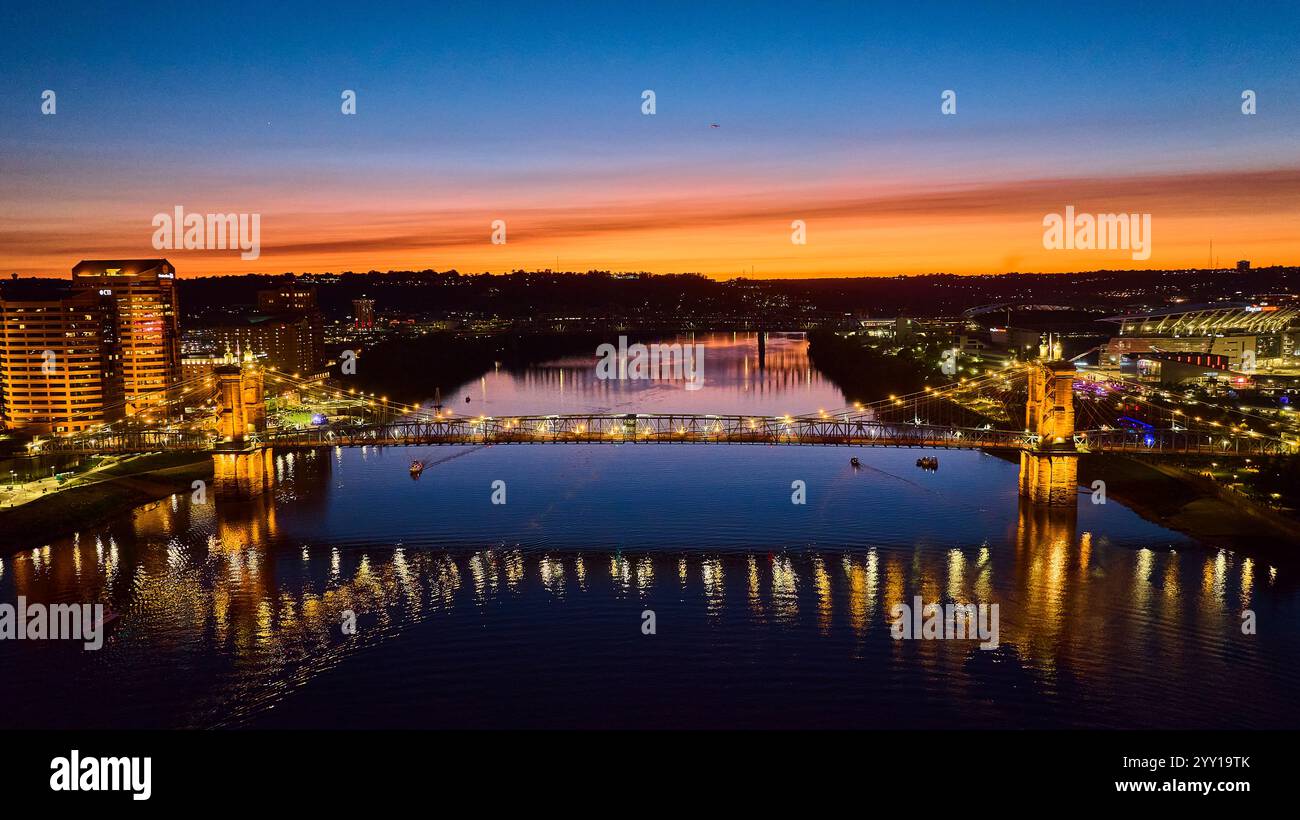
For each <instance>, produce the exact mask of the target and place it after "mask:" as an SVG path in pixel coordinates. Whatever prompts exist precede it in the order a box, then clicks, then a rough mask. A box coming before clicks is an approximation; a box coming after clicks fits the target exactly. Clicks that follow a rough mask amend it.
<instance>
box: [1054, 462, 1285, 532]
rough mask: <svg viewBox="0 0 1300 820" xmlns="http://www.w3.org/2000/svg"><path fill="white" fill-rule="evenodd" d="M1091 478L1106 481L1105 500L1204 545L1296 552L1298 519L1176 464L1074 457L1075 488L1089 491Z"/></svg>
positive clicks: (1085, 491)
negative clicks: (1077, 474)
mask: <svg viewBox="0 0 1300 820" xmlns="http://www.w3.org/2000/svg"><path fill="white" fill-rule="evenodd" d="M1096 480H1101V481H1104V482H1106V497H1107V499H1114V500H1115V501H1116V502H1118V503H1120V504H1123V505H1124V506H1125V507H1128V508H1129V509H1131V510H1133V512H1135V513H1137V514H1138V515H1140V516H1142V517H1143V518H1145V519H1146V520H1148V521H1152V522H1154V523H1156V524H1159V525H1160V526H1162V527H1167V528H1168V529H1171V530H1174V531H1176V532H1180V533H1182V534H1183V535H1186V536H1188V537H1189V538H1192V539H1193V540H1195V541H1197V542H1198V543H1200V544H1202V545H1204V546H1206V547H1209V548H1212V549H1217V548H1227V549H1231V550H1234V551H1239V552H1248V553H1254V554H1258V555H1261V556H1265V555H1266V556H1269V557H1285V558H1295V557H1297V556H1300V522H1297V521H1294V520H1292V519H1290V518H1288V517H1287V516H1285V515H1282V514H1280V513H1277V512H1274V511H1272V510H1268V509H1264V508H1262V507H1260V506H1259V505H1257V504H1255V503H1254V502H1252V501H1250V500H1249V499H1247V498H1244V497H1242V496H1239V495H1236V494H1234V493H1231V492H1229V491H1228V490H1226V489H1225V488H1223V487H1222V486H1220V485H1219V484H1217V483H1215V482H1214V481H1212V480H1210V479H1207V478H1204V477H1202V476H1199V475H1196V474H1194V473H1191V472H1189V471H1188V470H1186V469H1184V468H1182V467H1175V466H1172V465H1165V464H1152V463H1148V462H1145V461H1140V460H1138V459H1134V458H1130V457H1127V456H1118V455H1107V456H1097V455H1082V456H1080V458H1079V486H1080V488H1081V490H1082V491H1083V492H1084V493H1090V492H1091V486H1092V482H1093V481H1096Z"/></svg>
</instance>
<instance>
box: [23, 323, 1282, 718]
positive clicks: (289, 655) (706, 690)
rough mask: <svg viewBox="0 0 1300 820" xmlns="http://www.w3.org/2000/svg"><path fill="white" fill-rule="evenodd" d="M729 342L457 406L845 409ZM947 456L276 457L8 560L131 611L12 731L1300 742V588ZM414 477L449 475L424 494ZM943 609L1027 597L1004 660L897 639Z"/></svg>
mask: <svg viewBox="0 0 1300 820" xmlns="http://www.w3.org/2000/svg"><path fill="white" fill-rule="evenodd" d="M707 343H708V345H709V347H708V352H709V357H710V358H709V359H708V362H707V366H706V369H705V376H706V380H707V382H708V386H707V387H706V388H705V389H704V390H700V391H691V392H687V391H684V390H682V388H681V385H680V384H676V385H675V384H672V383H654V384H647V383H608V382H605V383H597V382H595V381H594V379H593V378H592V375H591V363H590V362H589V361H586V360H574V361H565V362H558V363H553V364H551V365H547V366H542V367H538V368H534V369H532V370H530V371H529V372H528V373H527V374H524V375H522V376H519V377H515V376H511V375H509V374H504V373H493V374H488V375H486V376H485V377H484V379H482V380H480V381H479V382H477V383H474V384H471V385H470V386H469V387H468V390H467V391H465V392H463V393H461V394H460V396H455V397H451V398H452V399H453V400H454V399H456V398H459V400H460V401H462V402H463V395H465V394H468V395H470V396H471V397H472V399H473V401H472V402H471V404H474V403H477V404H480V405H484V406H486V405H488V404H489V403H491V404H492V405H493V407H492V408H491V409H485V410H482V412H487V413H489V414H491V413H506V412H516V413H526V412H540V411H544V410H545V408H547V407H549V408H551V410H552V411H553V412H576V411H577V410H579V409H592V410H600V409H607V408H609V409H618V410H619V411H621V412H630V409H628V410H624V409H623V408H634V409H638V410H644V411H649V412H654V411H663V410H670V409H675V410H690V411H697V412H714V411H716V412H719V413H729V412H744V413H748V412H752V413H778V412H807V411H815V410H817V409H822V408H825V409H828V410H829V409H832V408H836V407H840V406H842V405H843V403H844V401H843V397H842V395H840V394H839V391H838V390H837V389H836V388H835V387H834V386H833V385H830V384H829V383H827V382H825V381H824V380H823V379H822V378H821V377H820V376H818V374H817V373H816V372H815V371H812V370H810V369H809V368H808V364H807V359H806V355H805V353H804V348H803V342H802V341H801V340H799V339H797V338H780V337H778V338H774V339H773V340H772V341H771V342H770V343H769V350H768V354H769V355H768V361H767V367H766V368H759V367H758V362H757V361H756V358H755V349H754V345H753V339H752V337H739V336H738V337H734V338H733V337H732V336H730V335H727V336H719V337H709V338H708V339H707ZM450 403H451V402H450V401H449V404H450ZM557 404H564V406H563V407H561V406H556V405H557ZM708 407H711V408H714V410H705V408H708ZM477 410H478V408H476V411H477ZM850 455H857V456H858V457H859V458H860V459H861V461H862V463H863V468H862V469H861V470H857V471H855V470H853V469H852V468H851V467H850V466H849V464H848V459H849V456H850ZM920 455H922V452H920V451H915V450H889V449H856V450H852V451H850V450H847V449H842V448H815V447H776V446H709V445H655V446H644V445H640V446H638V445H585V446H565V445H553V446H513V447H504V446H503V447H491V448H471V447H461V448H441V449H438V448H427V449H415V448H410V449H408V448H390V449H387V450H375V449H368V450H366V449H355V450H346V449H339V450H319V451H298V452H286V453H279V454H277V456H276V468H277V473H278V483H277V487H276V490H275V492H274V494H273V495H271V496H267V497H264V498H262V499H260V500H257V501H253V502H243V503H228V502H217V503H215V504H206V505H192V504H191V503H190V498H189V496H188V495H187V494H181V495H177V496H174V497H172V498H169V499H166V500H164V501H161V502H158V503H155V504H150V505H146V506H144V507H141V508H139V509H137V510H135V511H133V512H132V513H131V514H128V515H123V516H121V517H119V518H118V519H116V520H114V521H112V522H110V523H109V524H107V525H105V526H103V527H98V528H95V529H93V530H87V531H83V532H81V533H78V534H77V536H76V537H74V538H67V539H62V540H58V541H54V542H52V543H49V544H43V543H38V544H36V545H34V548H33V549H30V550H26V551H23V552H20V553H17V554H14V555H10V556H5V557H4V558H3V559H0V601H6V602H12V601H14V599H15V598H16V597H17V596H18V595H23V596H26V598H27V599H28V600H32V601H40V602H45V603H52V602H75V601H85V602H107V603H109V604H110V605H111V606H112V607H113V609H115V610H117V611H119V612H122V613H124V617H123V618H122V620H121V625H120V627H119V628H118V629H117V630H116V631H115V633H114V635H113V637H112V638H111V640H110V642H109V643H108V644H107V645H106V646H105V647H104V648H103V649H102V650H100V651H97V652H88V651H83V650H81V649H80V645H79V644H74V643H70V642H57V643H56V642H47V643H38V642H28V641H0V671H2V672H3V674H2V675H0V692H2V693H3V694H5V695H6V696H7V698H6V703H8V704H9V706H8V708H7V709H6V710H5V713H4V717H3V719H0V725H5V726H204V727H206V726H397V727H400V726H571V725H581V726H611V727H613V726H652V727H666V726H826V727H846V726H867V727H869V726H890V727H909V726H935V727H944V726H959V727H960V726H995V727H1002V726H1017V727H1018V726H1100V727H1138V726H1143V727H1145V726H1213V727H1278V726H1296V725H1300V720H1297V710H1296V708H1295V707H1294V705H1293V704H1294V701H1295V693H1296V692H1297V691H1300V685H1298V684H1300V594H1298V593H1297V590H1296V586H1295V583H1294V580H1293V573H1294V569H1293V568H1292V567H1290V566H1289V565H1288V566H1274V565H1271V564H1270V563H1269V562H1268V561H1262V560H1258V559H1253V558H1251V557H1249V556H1247V555H1245V554H1240V553H1232V552H1227V551H1214V550H1209V549H1206V548H1203V547H1201V546H1200V545H1197V544H1195V543H1192V542H1189V541H1188V540H1186V539H1185V538H1183V537H1182V536H1180V535H1178V534H1176V533H1172V532H1170V531H1168V530H1165V529H1163V528H1161V527H1158V526H1156V525H1154V524H1151V523H1149V522H1147V521H1144V520H1143V519H1141V518H1140V517H1139V516H1137V515H1136V514H1134V513H1133V512H1131V511H1130V510H1127V509H1125V508H1124V507H1122V506H1120V505H1119V504H1116V503H1113V502H1112V503H1110V504H1106V505H1104V506H1098V505H1093V504H1092V503H1090V501H1089V498H1088V496H1086V495H1082V496H1080V504H1079V506H1078V508H1077V510H1066V511H1052V512H1050V513H1049V512H1046V511H1043V510H1036V509H1033V508H1030V507H1027V506H1025V505H1023V504H1022V503H1020V501H1019V499H1018V498H1017V493H1016V472H1017V469H1016V467H1015V465H1012V464H1009V463H1007V462H1005V461H1002V460H1000V459H997V458H994V457H992V456H987V455H983V454H980V453H977V452H947V451H945V452H941V453H937V455H938V456H939V458H940V460H941V469H940V470H939V471H938V472H923V471H921V470H919V469H917V468H916V467H915V464H914V462H915V460H916V459H917V458H918V457H919V456H920ZM417 456H418V457H422V458H426V459H428V460H430V461H432V462H438V463H436V464H434V465H433V466H431V467H430V468H429V469H428V470H427V471H426V473H425V474H424V476H423V478H421V479H420V480H419V481H412V480H411V479H410V478H409V477H408V476H407V475H406V466H407V464H408V463H409V462H410V460H411V459H412V458H414V457H417ZM496 481H503V482H505V488H506V501H507V503H506V504H504V505H500V504H493V503H492V500H491V496H492V493H493V489H492V485H493V482H496ZM794 481H802V482H804V483H805V485H806V487H807V503H806V504H804V505H795V504H792V503H791V493H792V489H791V484H792V482H794ZM914 595H920V596H922V598H923V599H924V600H925V601H926V602H984V603H997V604H998V605H999V614H1000V636H999V637H1000V645H999V646H998V648H997V649H993V650H987V651H986V650H981V649H979V648H978V646H977V644H976V642H973V641H960V640H953V641H920V640H916V641H896V640H894V639H892V638H891V636H890V620H891V618H890V610H891V608H892V606H893V605H894V604H896V603H900V602H910V601H911V600H912V597H913V596H914ZM1243 609H1250V610H1252V611H1253V612H1254V613H1255V617H1256V619H1257V623H1258V634H1255V635H1243V634H1242V631H1241V628H1240V624H1241V612H1242V610H1243ZM344 610H352V611H353V612H355V613H356V621H357V628H358V632H357V634H356V635H353V636H345V635H344V634H342V630H341V629H340V624H341V617H342V615H341V613H342V612H343V611H344ZM647 610H650V611H653V613H654V620H655V626H656V634H653V635H646V634H643V632H642V623H643V613H645V612H646V611H647Z"/></svg>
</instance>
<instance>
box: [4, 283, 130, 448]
mask: <svg viewBox="0 0 1300 820" xmlns="http://www.w3.org/2000/svg"><path fill="white" fill-rule="evenodd" d="M116 349H117V322H116V307H115V305H114V303H113V300H112V297H111V296H107V295H101V294H100V293H99V292H98V290H74V289H73V288H72V287H71V286H70V284H69V283H68V282H50V281H46V280H16V281H12V282H5V283H3V284H0V419H3V423H4V427H5V428H7V429H14V430H22V431H24V432H29V433H36V434H56V435H57V434H60V433H73V432H77V431H80V430H86V429H89V428H92V427H95V426H98V425H100V424H103V423H105V422H111V421H115V420H116V419H118V418H121V416H122V413H123V404H124V402H123V394H122V374H121V370H120V362H119V360H118V358H117V353H116Z"/></svg>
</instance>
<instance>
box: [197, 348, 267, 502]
mask: <svg viewBox="0 0 1300 820" xmlns="http://www.w3.org/2000/svg"><path fill="white" fill-rule="evenodd" d="M213 373H214V375H215V376H216V379H217V416H216V428H217V433H218V435H220V436H221V443H220V444H219V445H218V446H217V451H216V452H215V453H213V454H212V476H213V484H214V491H215V493H216V496H217V497H218V498H231V499H243V498H252V497H254V496H257V495H261V494H262V493H263V492H265V491H267V490H268V489H270V487H271V485H272V483H273V480H274V477H275V469H274V462H273V461H272V458H271V448H269V447H264V446H262V445H261V444H258V443H257V434H258V433H262V432H264V431H265V430H266V397H265V393H264V387H265V384H264V380H263V376H262V371H261V368H259V367H258V366H257V364H256V363H255V362H254V361H253V357H252V355H251V354H245V356H244V360H243V361H242V362H239V361H236V360H235V359H234V358H232V357H231V356H230V355H229V354H227V356H226V360H225V362H223V363H222V364H220V365H218V366H217V367H216V368H214V369H213Z"/></svg>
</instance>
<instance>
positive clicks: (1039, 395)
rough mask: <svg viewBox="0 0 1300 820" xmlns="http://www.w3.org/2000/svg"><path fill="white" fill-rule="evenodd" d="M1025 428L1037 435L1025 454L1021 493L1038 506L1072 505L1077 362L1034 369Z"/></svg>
mask: <svg viewBox="0 0 1300 820" xmlns="http://www.w3.org/2000/svg"><path fill="white" fill-rule="evenodd" d="M1025 429H1026V430H1028V431H1029V433H1030V434H1031V435H1033V436H1034V437H1035V439H1034V441H1035V444H1034V445H1033V447H1032V448H1031V449H1029V450H1022V451H1021V453H1020V495H1021V496H1023V497H1024V498H1027V499H1029V500H1030V501H1032V502H1034V503H1036V504H1049V505H1052V506H1067V505H1068V506H1073V505H1074V504H1075V503H1076V495H1077V492H1078V485H1079V482H1078V473H1079V456H1078V453H1077V451H1076V450H1075V446H1074V364H1073V363H1071V362H1065V361H1052V362H1035V363H1033V364H1031V365H1030V366H1029V401H1028V403H1027V404H1026V406H1025Z"/></svg>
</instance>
